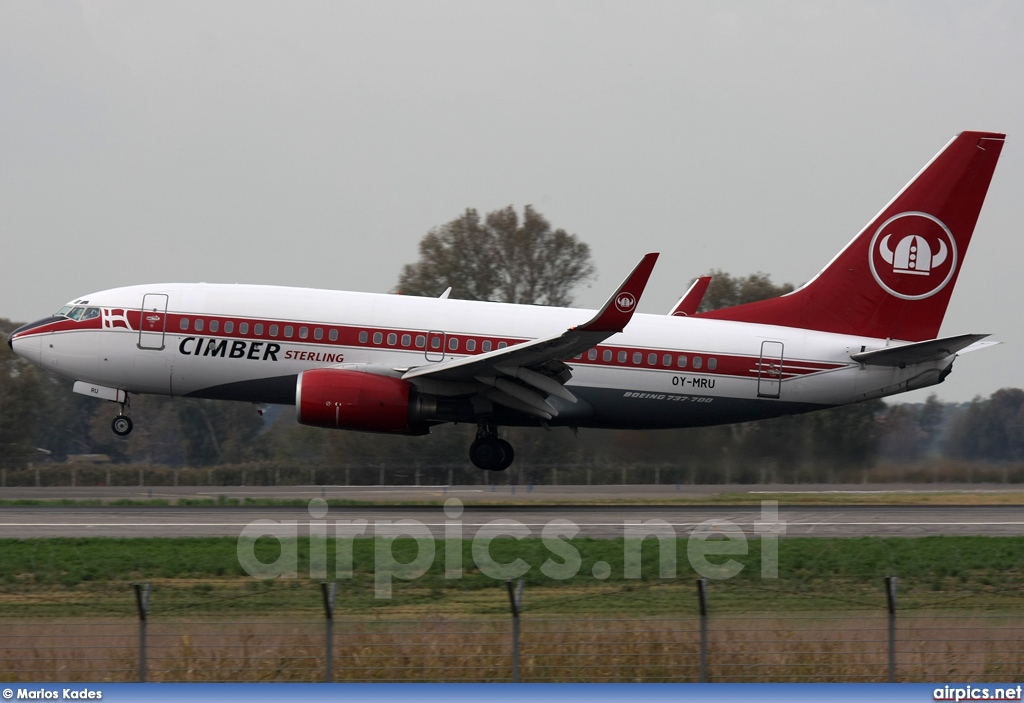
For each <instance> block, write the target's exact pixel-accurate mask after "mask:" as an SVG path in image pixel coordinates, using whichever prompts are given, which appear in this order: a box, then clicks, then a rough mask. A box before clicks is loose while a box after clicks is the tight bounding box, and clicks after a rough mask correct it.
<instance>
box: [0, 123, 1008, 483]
mask: <svg viewBox="0 0 1024 703" xmlns="http://www.w3.org/2000/svg"><path fill="white" fill-rule="evenodd" d="M1004 139H1005V135H1003V134H998V133H992V132H962V133H960V134H959V135H957V136H956V137H954V138H953V139H952V140H951V141H950V142H949V143H947V144H946V146H945V147H944V148H943V149H942V150H941V151H940V152H939V153H938V154H937V155H936V156H935V157H934V158H933V159H932V161H930V162H929V163H928V165H926V166H925V167H924V169H922V170H921V171H920V172H919V173H918V174H917V175H916V176H915V177H914V178H913V179H912V180H911V181H910V183H909V184H907V186H905V187H904V188H903V189H902V190H901V191H900V192H899V193H898V194H897V195H896V196H895V197H894V198H893V199H892V200H891V201H890V202H889V203H888V204H887V205H886V206H885V207H883V208H882V210H881V211H880V212H879V213H878V214H877V215H876V216H875V217H874V218H873V219H872V220H871V221H870V222H869V223H868V225H867V226H866V227H865V228H864V229H863V230H861V231H860V233H858V234H857V235H856V236H855V237H854V238H853V240H852V241H850V242H849V244H847V245H846V247H845V248H843V249H842V250H841V251H840V252H839V254H837V255H836V256H835V257H834V258H833V259H832V261H830V262H829V263H828V264H827V265H826V266H825V268H823V269H822V270H821V272H820V273H818V274H817V275H816V276H815V277H814V278H812V279H811V280H810V281H809V282H808V283H806V284H804V285H803V286H801V287H800V288H798V289H797V290H795V291H793V292H791V293H787V294H786V295H783V296H781V297H778V298H772V299H769V300H763V301H760V302H755V303H747V304H743V305H737V306H734V307H729V308H723V309H718V310H712V311H708V312H697V305H699V303H700V298H701V297H702V296H703V294H704V288H706V285H707V282H706V281H703V282H701V281H700V280H698V282H696V283H695V284H694V286H696V288H693V289H691V291H688V292H687V295H684V297H683V299H682V300H681V301H680V303H678V304H677V306H676V308H673V313H674V312H684V313H685V314H684V315H676V314H671V313H670V314H669V315H664V314H662V315H650V314H639V313H636V312H635V311H636V308H637V304H638V303H639V301H640V297H641V295H642V293H643V291H644V288H645V286H646V284H647V280H648V278H649V277H650V275H651V272H652V270H653V269H654V264H655V261H656V260H657V257H658V255H657V254H655V253H651V254H647V255H645V256H644V257H643V258H642V259H641V260H640V262H639V263H638V264H637V265H636V267H635V268H634V269H633V270H632V271H631V272H630V274H629V275H628V276H626V278H625V280H624V281H623V282H622V284H621V285H619V286H618V287H617V288H616V289H615V291H614V292H613V293H612V294H611V295H610V296H609V297H608V299H607V301H606V302H605V303H604V305H603V306H602V307H601V308H600V309H599V310H597V311H586V310H580V309H571V308H553V307H540V306H529V305H512V304H505V303H492V302H478V301H466V300H455V299H450V298H448V296H447V293H448V291H445V294H443V295H442V297H441V298H427V297H416V296H404V295H385V294H371V293H356V292H342V291H330V290H314V289H308V288H289V287H277V286H258V285H218V284H206V283H170V284H149V285H135V286H129V287H124V288H115V289H111V290H105V291H101V292H98V293H92V294H90V295H85V296H82V297H80V298H76V299H74V300H72V301H71V302H69V303H68V304H67V305H65V306H64V307H62V308H61V309H60V310H58V311H57V312H56V313H54V314H53V315H52V316H50V317H47V318H44V319H42V320H38V321H36V322H32V323H30V324H27V325H24V326H22V327H19V328H18V329H16V330H14V332H13V333H11V335H10V337H9V340H8V343H9V344H10V346H11V348H12V349H13V350H14V352H16V353H17V354H18V355H19V356H21V357H23V358H25V359H27V360H29V361H31V362H32V363H35V364H38V365H40V366H42V367H43V368H46V369H49V370H50V371H53V372H54V373H57V374H59V375H61V376H63V377H65V378H68V379H70V380H72V381H74V390H75V391H76V392H78V393H83V394H85V395H90V396H93V397H96V398H101V399H104V400H107V401H112V402H114V403H118V404H119V406H120V412H119V413H118V415H117V416H116V417H115V418H114V419H113V422H112V428H113V431H114V432H115V433H117V434H118V435H122V436H125V435H128V434H129V433H130V432H131V431H132V426H133V423H132V420H131V418H130V396H131V395H133V394H136V393H155V394H162V395H168V396H182V397H189V398H211V399H220V400H234V401H249V402H252V403H256V404H264V403H268V404H293V405H294V406H295V410H296V416H297V419H298V421H299V422H300V423H303V424H306V425H312V426H317V427H326V428H337V429H347V430H359V431H367V432H383V433H396V434H406V435H421V434H426V433H428V432H429V431H430V428H431V427H432V426H434V425H437V424H440V423H446V422H455V423H460V422H461V423H473V424H475V425H476V426H477V433H476V439H475V440H474V441H473V442H472V445H471V446H470V450H469V456H470V460H471V461H472V463H473V464H474V465H476V466H477V467H479V468H481V469H485V470H491V471H501V470H504V469H506V468H508V467H509V466H510V465H511V463H512V461H513V458H514V449H513V447H512V445H511V444H510V443H509V442H508V441H506V440H505V439H502V438H500V437H499V436H498V429H499V427H509V426H533V427H546V428H551V427H558V426H567V427H570V428H572V429H573V430H574V431H575V430H576V429H577V428H580V427H591V428H622V429H650V428H677V427H693V426H701V425H714V424H723V423H734V422H744V421H749V420H757V419H762V418H771V417H778V416H784V415H793V414H797V413H804V412H809V411H814V410H820V409H823V408H831V407H835V406H840V405H846V404H850V403H856V402H859V401H864V400H868V399H872V398H882V397H886V396H891V395H894V394H897V393H903V392H906V391H911V390H916V389H919V388H925V387H928V386H932V385H935V384H938V383H941V382H942V381H943V380H944V379H945V378H946V377H947V376H948V375H949V373H950V372H951V370H952V365H953V362H954V360H955V359H956V357H957V356H958V355H959V354H963V353H966V352H969V351H975V350H977V349H980V348H982V347H984V346H987V345H989V344H992V343H993V342H982V341H981V340H982V339H983V338H985V337H987V336H988V335H985V334H960V335H956V336H952V337H943V338H939V337H938V336H937V335H938V332H939V327H940V325H941V323H942V319H943V316H944V315H945V312H946V307H947V304H948V302H949V298H950V295H951V294H952V292H953V288H954V286H955V284H956V281H957V277H958V275H959V273H960V269H961V267H962V265H963V260H964V256H965V254H966V253H967V248H968V246H969V244H970V241H971V237H972V234H973V232H974V228H975V224H976V222H977V219H978V215H979V213H980V211H981V206H982V203H983V202H984V199H985V195H986V192H987V190H988V186H989V183H990V181H991V178H992V175H993V172H994V170H995V165H996V162H997V160H998V158H999V154H1000V151H1001V149H1002V146H1003V142H1004Z"/></svg>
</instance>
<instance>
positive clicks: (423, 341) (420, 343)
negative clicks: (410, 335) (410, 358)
mask: <svg viewBox="0 0 1024 703" xmlns="http://www.w3.org/2000/svg"><path fill="white" fill-rule="evenodd" d="M425 346H427V338H426V337H424V336H423V335H422V334H418V335H416V348H417V349H423V348H424V347H425Z"/></svg>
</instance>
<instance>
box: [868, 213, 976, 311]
mask: <svg viewBox="0 0 1024 703" xmlns="http://www.w3.org/2000/svg"><path fill="white" fill-rule="evenodd" d="M957 263H958V259H957V250H956V240H955V239H953V234H952V233H951V232H950V231H949V228H948V227H946V225H945V224H943V222H942V221H941V220H939V218H937V217H934V216H933V215H929V214H928V213H926V212H901V213H900V214H898V215H893V216H892V217H890V218H889V219H888V220H886V221H885V222H883V223H882V225H881V227H879V228H878V229H877V230H875V236H874V237H872V238H871V246H870V247H869V249H868V265H869V266H870V267H871V275H872V276H874V277H875V280H876V281H877V282H878V285H880V286H881V287H882V288H883V290H885V291H886V292H887V293H889V294H890V295H894V296H896V297H897V298H902V299H903V300H923V299H924V298H930V297H931V296H933V295H935V294H936V293H938V292H939V291H940V290H942V289H943V288H945V287H946V284H947V283H949V281H950V280H951V279H952V278H953V274H955V273H956V266H957Z"/></svg>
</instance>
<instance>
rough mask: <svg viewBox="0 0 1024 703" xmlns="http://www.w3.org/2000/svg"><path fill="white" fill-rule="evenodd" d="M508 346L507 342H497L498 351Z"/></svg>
mask: <svg viewBox="0 0 1024 703" xmlns="http://www.w3.org/2000/svg"><path fill="white" fill-rule="evenodd" d="M507 346H508V342H498V349H504V348H505V347H507Z"/></svg>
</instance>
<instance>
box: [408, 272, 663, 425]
mask: <svg viewBox="0 0 1024 703" xmlns="http://www.w3.org/2000/svg"><path fill="white" fill-rule="evenodd" d="M657 260H658V255H657V254H647V255H646V256H644V258H643V259H641V260H640V263H638V264H637V265H636V267H635V268H634V269H633V270H632V272H630V274H629V275H628V276H627V277H626V280H624V281H623V282H622V285H620V286H619V287H618V288H617V289H616V291H615V293H614V294H613V295H612V296H611V297H610V298H608V300H607V301H606V302H605V304H604V306H603V307H602V308H601V310H600V311H599V312H598V313H597V314H596V315H595V316H594V317H593V318H592V319H591V320H589V321H587V322H585V323H584V324H582V325H578V326H576V327H570V328H569V329H567V330H566V331H565V332H562V333H561V334H558V335H554V336H551V337H544V338H541V339H535V340H532V341H530V342H523V343H522V344H515V345H512V346H510V347H506V348H504V349H496V350H494V351H491V352H487V353H485V354H477V355H475V356H469V357H464V358H462V359H455V360H453V361H449V362H445V363H440V364H430V365H425V366H418V367H416V368H414V369H410V370H409V371H407V372H406V373H405V374H403V376H402V378H404V379H406V380H408V381H410V382H412V383H414V384H416V385H418V386H422V387H423V388H424V389H425V390H426V389H430V388H433V389H443V388H445V387H447V388H450V389H452V390H453V391H455V392H457V391H458V390H459V386H458V385H457V384H472V385H471V386H465V387H464V388H463V392H466V391H468V392H475V391H476V390H478V389H480V388H486V389H487V390H485V391H484V393H483V394H484V395H485V396H486V397H487V398H489V399H490V400H492V401H493V402H495V403H498V404H499V405H504V406H505V407H509V408H512V409H514V410H520V411H522V412H525V413H527V414H530V415H534V416H536V417H541V418H544V419H550V418H551V417H553V416H555V415H557V414H558V411H557V410H556V409H555V408H554V407H553V406H552V405H551V404H550V403H548V402H547V401H546V397H547V396H552V395H553V396H557V397H559V398H562V399H564V400H567V401H569V402H573V403H574V402H576V398H575V397H574V396H573V395H572V394H571V393H570V392H569V391H567V390H566V389H565V388H564V387H563V386H564V384H565V382H566V381H568V380H569V379H570V378H571V377H572V373H571V372H570V370H569V367H568V366H566V365H565V364H564V363H563V362H562V359H568V358H571V357H574V356H576V355H577V354H582V353H583V352H585V351H587V350H588V349H590V348H592V347H594V346H596V345H597V344H600V343H601V342H603V341H604V340H605V339H607V338H608V337H611V336H612V335H613V334H617V333H619V332H621V331H622V330H623V329H624V328H625V327H626V325H627V324H628V323H629V321H630V319H632V317H633V311H634V310H636V306H637V304H638V303H639V302H640V296H641V294H642V293H643V291H644V288H645V287H646V286H647V280H648V279H649V278H650V275H651V271H652V270H653V269H654V263H655V262H656V261H657Z"/></svg>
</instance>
